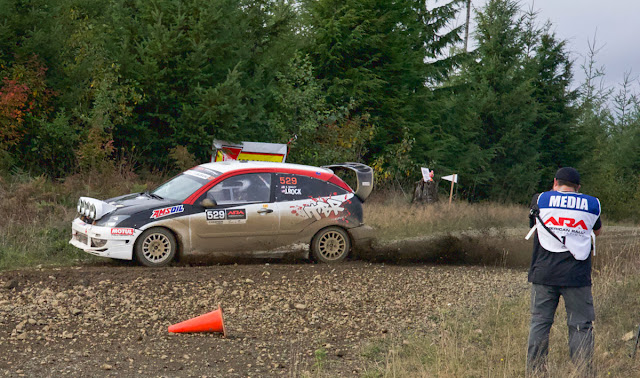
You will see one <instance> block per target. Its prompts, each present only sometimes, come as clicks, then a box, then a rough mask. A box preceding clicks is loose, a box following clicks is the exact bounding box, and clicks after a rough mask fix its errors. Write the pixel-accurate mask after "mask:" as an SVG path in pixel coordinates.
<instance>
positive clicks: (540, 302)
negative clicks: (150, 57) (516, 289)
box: [527, 284, 596, 372]
mask: <svg viewBox="0 0 640 378" xmlns="http://www.w3.org/2000/svg"><path fill="white" fill-rule="evenodd" d="M561 295H562V297H563V298H564V303H565V307H566V310H567V326H568V327H569V351H570V353H571V359H572V360H573V362H574V363H576V364H577V365H578V366H580V367H582V366H584V368H585V369H587V370H591V359H592V357H593V321H594V320H595V318H596V315H595V311H594V309H593V296H592V295H591V286H581V287H569V286H547V285H539V284H533V285H532V287H531V328H530V329H529V349H528V352H527V370H528V371H529V372H531V371H546V361H547V355H548V354H549V331H550V330H551V325H552V324H553V317H554V315H555V312H556V308H557V307H558V301H559V300H560V296H561Z"/></svg>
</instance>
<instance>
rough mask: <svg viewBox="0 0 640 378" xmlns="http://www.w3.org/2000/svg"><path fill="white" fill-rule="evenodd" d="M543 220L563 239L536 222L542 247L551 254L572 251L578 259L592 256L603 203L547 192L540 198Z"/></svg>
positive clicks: (575, 195) (566, 193) (579, 195)
mask: <svg viewBox="0 0 640 378" xmlns="http://www.w3.org/2000/svg"><path fill="white" fill-rule="evenodd" d="M538 208H539V209H540V218H541V219H542V221H543V222H544V224H545V225H546V226H547V228H549V229H550V230H551V231H553V233H554V234H555V235H556V236H557V237H558V238H559V239H560V240H562V242H560V241H559V240H557V239H556V238H555V237H554V236H553V235H551V234H550V233H549V231H547V230H546V229H545V228H544V227H543V226H542V225H541V224H540V220H536V230H537V231H538V240H539V241H540V245H541V246H542V247H543V248H544V249H546V250H547V251H549V252H566V251H567V250H568V251H569V252H571V254H572V255H573V257H574V258H575V259H576V260H586V259H587V257H589V253H591V232H592V230H593V226H594V225H595V223H596V221H597V220H598V217H600V200H598V199H597V198H596V197H592V196H588V195H586V194H580V193H574V192H555V191H552V192H544V193H541V194H540V196H539V197H538Z"/></svg>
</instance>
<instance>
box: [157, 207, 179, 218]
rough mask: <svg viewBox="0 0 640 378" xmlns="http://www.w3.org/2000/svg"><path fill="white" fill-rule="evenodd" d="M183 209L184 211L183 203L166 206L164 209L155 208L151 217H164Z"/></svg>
mask: <svg viewBox="0 0 640 378" xmlns="http://www.w3.org/2000/svg"><path fill="white" fill-rule="evenodd" d="M183 211H184V206H183V205H178V206H172V207H165V208H164V209H157V210H153V213H151V218H153V219H157V218H162V217H166V216H167V215H173V214H178V213H181V212H183Z"/></svg>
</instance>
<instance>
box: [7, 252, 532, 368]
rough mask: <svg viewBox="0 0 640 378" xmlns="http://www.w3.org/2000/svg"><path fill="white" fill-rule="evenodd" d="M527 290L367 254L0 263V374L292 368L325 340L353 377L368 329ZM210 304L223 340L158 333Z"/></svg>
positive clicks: (466, 270)
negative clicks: (181, 262)
mask: <svg viewBox="0 0 640 378" xmlns="http://www.w3.org/2000/svg"><path fill="white" fill-rule="evenodd" d="M526 288H527V284H526V274H525V272H524V270H523V269H517V270H510V269H505V268H484V267H469V266H447V265H425V264H406V265H389V264H380V263H373V264H372V263H369V262H366V261H352V262H347V263H344V264H340V265H335V266H328V265H321V264H310V263H302V262H299V263H293V264H289V263H280V262H271V263H269V264H265V263H264V262H261V260H256V261H254V262H253V263H249V264H242V265H233V264H227V265H209V266H195V267H194V266H176V267H169V268H164V269H147V268H141V267H137V266H122V265H117V264H108V265H106V266H88V267H77V268H61V269H35V270H25V271H16V272H4V273H0V375H8V376H21V375H25V376H60V375H71V376H116V375H117V376H209V377H211V376H225V377H231V376H242V377H247V376H251V377H262V376H299V375H302V374H304V372H306V371H313V368H314V367H313V364H314V361H315V357H314V355H315V351H316V350H324V351H326V352H327V357H326V364H325V366H326V367H325V371H326V369H329V371H330V372H331V374H330V375H335V376H353V375H357V374H358V373H359V372H362V369H363V367H364V363H363V360H362V357H361V352H362V345H363V344H364V343H365V342H366V341H367V340H368V339H371V338H372V337H383V336H385V335H393V334H395V333H397V332H399V331H401V330H404V329H408V328H409V329H425V328H429V327H431V326H434V323H433V321H432V320H431V319H433V316H434V315H436V314H438V312H439V311H440V310H441V309H443V308H450V307H455V306H474V305H476V304H478V303H482V302H484V300H485V299H486V298H488V297H489V296H492V295H495V294H496V293H501V295H507V296H510V295H514V294H517V293H522V292H523V291H524V290H526ZM218 304H221V305H222V307H223V309H224V310H225V321H226V325H227V328H228V331H229V337H228V338H226V339H225V338H222V337H221V336H220V335H219V334H169V333H168V332H167V327H168V326H169V325H171V324H173V323H177V322H180V321H182V320H185V319H188V318H191V317H194V316H197V315H200V314H203V313H206V312H209V311H212V310H214V309H216V308H217V307H218ZM336 362H338V363H336Z"/></svg>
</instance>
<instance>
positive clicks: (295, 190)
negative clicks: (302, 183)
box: [282, 186, 302, 196]
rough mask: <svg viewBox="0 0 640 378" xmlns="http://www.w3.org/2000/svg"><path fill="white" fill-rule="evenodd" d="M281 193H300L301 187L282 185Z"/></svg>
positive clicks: (293, 194)
mask: <svg viewBox="0 0 640 378" xmlns="http://www.w3.org/2000/svg"><path fill="white" fill-rule="evenodd" d="M282 193H283V194H289V195H292V196H295V195H298V196H299V195H302V189H301V188H297V187H295V186H283V187H282Z"/></svg>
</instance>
